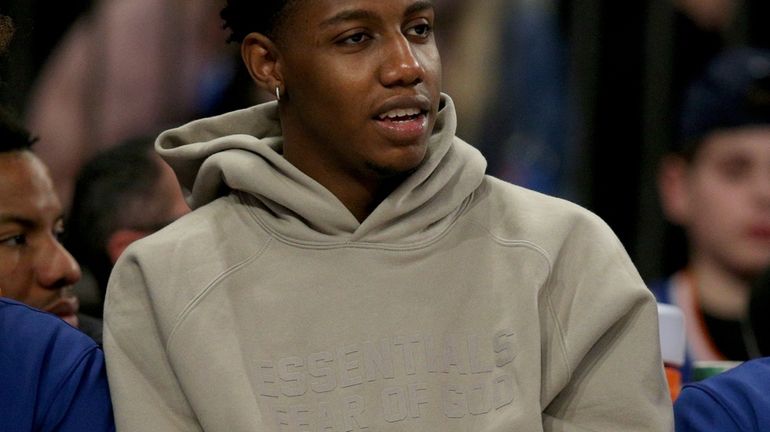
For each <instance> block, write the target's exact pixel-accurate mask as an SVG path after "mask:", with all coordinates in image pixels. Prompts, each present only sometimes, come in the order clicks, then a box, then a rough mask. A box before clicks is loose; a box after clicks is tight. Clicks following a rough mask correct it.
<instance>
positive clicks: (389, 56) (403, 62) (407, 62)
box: [381, 36, 425, 87]
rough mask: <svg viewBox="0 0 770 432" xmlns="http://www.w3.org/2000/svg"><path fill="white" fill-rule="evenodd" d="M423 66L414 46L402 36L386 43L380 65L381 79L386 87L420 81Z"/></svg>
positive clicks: (423, 74)
mask: <svg viewBox="0 0 770 432" xmlns="http://www.w3.org/2000/svg"><path fill="white" fill-rule="evenodd" d="M424 76H425V68H424V67H423V65H422V64H421V62H420V60H419V58H418V56H417V55H416V54H415V51H414V48H413V47H412V45H411V44H410V43H409V40H407V39H406V37H404V36H400V37H395V38H394V39H393V41H392V42H391V43H390V44H388V46H387V49H386V55H385V56H384V60H383V64H382V66H381V79H382V83H383V85H385V86H386V87H392V86H412V85H415V84H419V83H421V82H422V80H423V78H424Z"/></svg>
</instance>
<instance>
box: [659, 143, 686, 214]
mask: <svg viewBox="0 0 770 432" xmlns="http://www.w3.org/2000/svg"><path fill="white" fill-rule="evenodd" d="M688 173H689V164H688V162H687V161H686V160H685V159H684V158H683V157H681V156H673V155H669V156H665V157H664V158H663V160H662V161H661V164H660V169H659V170H658V193H659V195H660V204H661V208H662V210H663V214H664V215H665V216H666V219H668V220H669V222H671V223H673V224H676V225H686V224H687V221H688V220H689V219H690V193H689V187H688Z"/></svg>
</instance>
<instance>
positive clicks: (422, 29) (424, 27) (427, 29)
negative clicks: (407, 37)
mask: <svg viewBox="0 0 770 432" xmlns="http://www.w3.org/2000/svg"><path fill="white" fill-rule="evenodd" d="M431 31H433V27H431V26H430V24H418V25H416V26H414V27H411V28H410V29H409V30H407V33H408V34H411V35H414V36H419V37H423V38H426V37H428V36H430V34H431Z"/></svg>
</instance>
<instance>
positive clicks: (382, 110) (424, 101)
mask: <svg viewBox="0 0 770 432" xmlns="http://www.w3.org/2000/svg"><path fill="white" fill-rule="evenodd" d="M430 109H431V104H430V99H428V97H426V96H423V95H413V96H394V97H391V98H390V99H388V100H386V101H385V102H384V103H383V104H382V105H380V106H379V107H378V108H377V109H376V110H375V113H376V114H375V115H374V116H373V117H374V119H375V120H383V121H387V120H398V119H408V118H413V117H416V116H418V115H420V114H422V115H426V114H427V113H428V112H430Z"/></svg>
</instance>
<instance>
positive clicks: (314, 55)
mask: <svg viewBox="0 0 770 432" xmlns="http://www.w3.org/2000/svg"><path fill="white" fill-rule="evenodd" d="M433 25H434V11H433V7H432V4H431V2H428V1H422V0H312V1H304V2H301V3H299V5H298V6H297V7H296V9H295V10H294V11H293V12H292V13H291V14H290V15H289V17H288V19H287V21H286V23H285V25H284V26H283V27H282V29H281V30H280V32H279V35H278V37H277V40H278V46H279V51H280V61H279V66H278V67H279V68H280V71H281V73H282V75H283V78H284V87H285V91H286V94H287V97H286V98H285V99H284V100H283V101H282V105H283V108H284V111H282V114H284V115H283V117H282V121H283V129H284V136H285V139H286V143H287V146H286V147H287V148H286V149H285V151H286V158H287V159H288V160H290V161H291V162H292V163H294V164H295V165H297V166H298V167H299V168H300V169H302V170H304V171H305V172H308V171H310V172H315V173H317V172H319V171H323V172H324V175H329V176H330V177H335V176H336V177H337V178H342V179H352V180H356V179H361V178H382V177H387V176H390V175H397V174H401V173H404V172H408V171H409V170H412V169H414V168H415V167H417V166H418V165H419V164H420V162H422V160H423V159H424V157H425V154H426V148H427V145H426V144H427V140H428V138H429V136H430V134H431V131H432V129H433V125H434V124H435V121H436V113H437V111H438V104H439V96H440V87H441V64H440V58H439V54H438V50H437V48H436V42H435V40H434V37H433ZM311 175H312V174H311Z"/></svg>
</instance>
